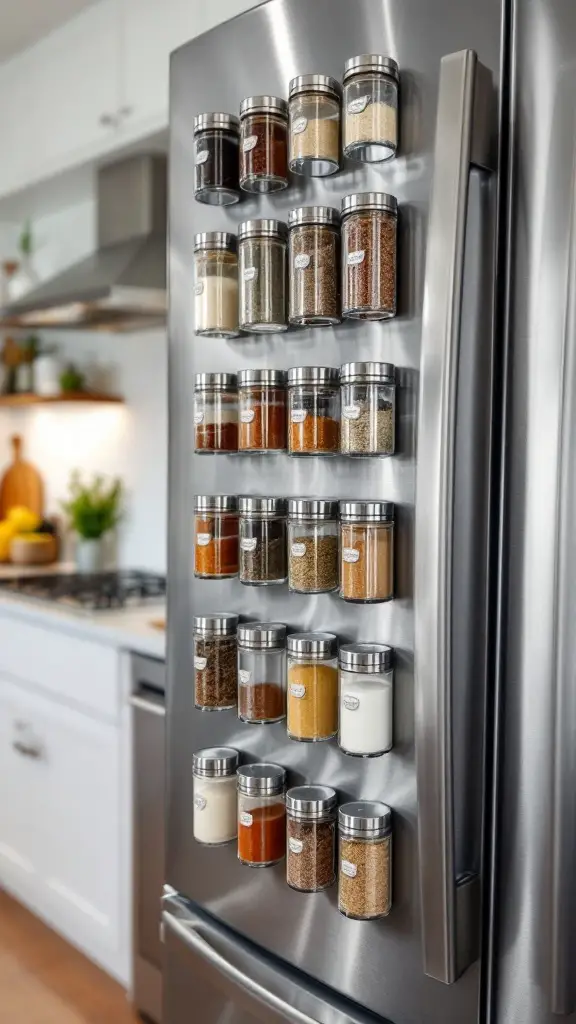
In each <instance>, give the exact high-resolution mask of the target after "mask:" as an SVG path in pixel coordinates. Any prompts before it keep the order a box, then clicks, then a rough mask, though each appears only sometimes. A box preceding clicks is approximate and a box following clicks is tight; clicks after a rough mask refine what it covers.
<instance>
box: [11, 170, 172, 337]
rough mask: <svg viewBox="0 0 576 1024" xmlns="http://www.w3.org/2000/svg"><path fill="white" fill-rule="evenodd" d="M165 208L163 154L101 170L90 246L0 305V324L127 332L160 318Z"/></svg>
mask: <svg viewBox="0 0 576 1024" xmlns="http://www.w3.org/2000/svg"><path fill="white" fill-rule="evenodd" d="M166 208H167V164H166V157H164V156H161V155H146V156H131V157H128V158H126V159H124V160H121V161H119V162H117V163H114V164H110V165H109V166H107V167H102V168H100V170H99V171H98V212H97V216H98V249H97V251H96V252H95V253H94V254H93V255H92V256H88V257H87V258H86V259H84V260H81V262H80V263H75V264H73V266H71V267H69V268H68V269H67V270H64V271H63V272H62V273H60V274H58V275H57V276H56V277H54V278H52V279H51V280H50V281H47V282H46V283H45V284H42V285H40V286H39V287H38V288H34V289H32V291H30V292H28V294H27V295H25V296H23V297H22V298H21V299H19V300H18V301H17V302H14V303H12V304H10V305H9V306H7V307H5V308H4V309H2V310H1V311H0V325H1V326H6V327H34V328H41V327H58V328H70V329H76V330H101V331H134V330H142V329H143V328H147V327H157V326H160V325H162V324H164V323H165V322H166V308H167V296H166Z"/></svg>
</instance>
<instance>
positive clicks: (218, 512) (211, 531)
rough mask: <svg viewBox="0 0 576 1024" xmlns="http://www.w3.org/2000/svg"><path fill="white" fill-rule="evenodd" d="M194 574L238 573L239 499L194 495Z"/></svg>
mask: <svg viewBox="0 0 576 1024" xmlns="http://www.w3.org/2000/svg"><path fill="white" fill-rule="evenodd" d="M194 512H195V516H194V520H195V522H194V575H195V576H201V577H203V578H204V579H223V578H225V577H227V576H237V575H238V498H237V497H236V495H235V494H197V495H196V497H195V498H194Z"/></svg>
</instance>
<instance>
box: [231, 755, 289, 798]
mask: <svg viewBox="0 0 576 1024" xmlns="http://www.w3.org/2000/svg"><path fill="white" fill-rule="evenodd" d="M237 776H238V789H239V790H240V792H241V793H250V794H252V795H254V796H263V795H266V794H270V795H271V794H274V793H282V792H283V790H284V782H285V780H286V772H285V770H284V768H282V767H281V766H280V765H279V764H264V763H263V764H246V765H242V767H241V768H238V771H237Z"/></svg>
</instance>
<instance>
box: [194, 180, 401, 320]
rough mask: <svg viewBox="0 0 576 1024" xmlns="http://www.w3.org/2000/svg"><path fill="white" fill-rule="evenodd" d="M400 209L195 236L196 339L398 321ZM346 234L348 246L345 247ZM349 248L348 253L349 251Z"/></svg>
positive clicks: (357, 201) (384, 200) (310, 211)
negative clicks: (349, 320) (356, 321)
mask: <svg viewBox="0 0 576 1024" xmlns="http://www.w3.org/2000/svg"><path fill="white" fill-rule="evenodd" d="M397 220H398V206H397V201H396V198H395V197H394V196H391V195H388V194H387V193H385V192H359V193H356V194H354V195H349V196H345V197H344V199H343V200H342V233H340V222H341V215H340V213H339V211H338V210H336V209H334V208H333V207H331V206H302V207H298V208H297V209H295V210H291V211H290V213H289V215H288V225H286V224H284V223H283V222H282V221H278V220H270V219H264V220H247V221H243V222H242V223H241V224H239V226H238V235H237V236H236V235H234V234H231V233H230V232H227V231H205V232H200V233H199V234H197V235H195V236H194V266H195V288H194V294H195V303H194V315H195V331H196V334H198V335H202V336H204V337H211V338H235V337H237V336H238V335H239V334H240V332H241V331H247V332H249V333H257V334H265V333H277V332H279V331H285V330H287V329H288V326H289V325H290V326H292V327H307V326H308V327H330V326H333V325H335V324H338V323H340V321H341V320H342V318H343V317H344V318H355V319H360V320H387V319H390V318H391V317H393V316H395V315H396V263H397V259H396V255H397V253H396V250H397ZM340 234H341V236H342V238H340ZM341 241H342V244H340V242H341Z"/></svg>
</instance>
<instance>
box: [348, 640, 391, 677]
mask: <svg viewBox="0 0 576 1024" xmlns="http://www.w3.org/2000/svg"><path fill="white" fill-rule="evenodd" d="M393 660H394V650H393V648H392V647H388V646H387V645H386V644H343V646H342V647H341V648H340V654H339V658H338V661H339V664H340V668H343V669H344V670H345V671H348V672H367V673H376V672H387V671H388V670H389V669H391V668H392V663H393Z"/></svg>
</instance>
